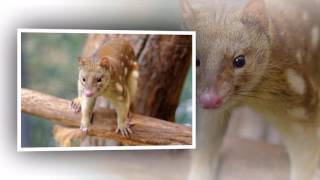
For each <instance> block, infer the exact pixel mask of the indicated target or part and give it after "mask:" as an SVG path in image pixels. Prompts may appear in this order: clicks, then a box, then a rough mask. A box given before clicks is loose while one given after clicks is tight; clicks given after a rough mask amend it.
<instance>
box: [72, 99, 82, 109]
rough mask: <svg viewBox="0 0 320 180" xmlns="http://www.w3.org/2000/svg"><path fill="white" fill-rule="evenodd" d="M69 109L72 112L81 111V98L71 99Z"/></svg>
mask: <svg viewBox="0 0 320 180" xmlns="http://www.w3.org/2000/svg"><path fill="white" fill-rule="evenodd" d="M70 107H71V109H72V110H73V111H74V112H80V110H81V97H77V98H75V99H73V100H72V101H71V104H70Z"/></svg>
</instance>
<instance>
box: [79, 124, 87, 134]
mask: <svg viewBox="0 0 320 180" xmlns="http://www.w3.org/2000/svg"><path fill="white" fill-rule="evenodd" d="M80 131H81V133H82V135H84V136H86V135H87V134H88V127H87V126H83V125H80Z"/></svg>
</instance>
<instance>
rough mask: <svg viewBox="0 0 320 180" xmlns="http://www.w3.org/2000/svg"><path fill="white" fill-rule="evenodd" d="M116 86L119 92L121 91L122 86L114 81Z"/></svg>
mask: <svg viewBox="0 0 320 180" xmlns="http://www.w3.org/2000/svg"><path fill="white" fill-rule="evenodd" d="M116 88H117V91H119V92H122V91H123V87H122V86H121V84H120V83H116Z"/></svg>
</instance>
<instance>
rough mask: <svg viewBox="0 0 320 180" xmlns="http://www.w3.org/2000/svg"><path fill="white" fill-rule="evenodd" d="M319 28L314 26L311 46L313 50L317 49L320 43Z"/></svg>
mask: <svg viewBox="0 0 320 180" xmlns="http://www.w3.org/2000/svg"><path fill="white" fill-rule="evenodd" d="M319 31H320V30H319V26H313V27H312V29H311V45H312V48H313V49H316V48H317V46H318V42H319V36H320V34H319V33H320V32H319Z"/></svg>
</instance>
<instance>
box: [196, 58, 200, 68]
mask: <svg viewBox="0 0 320 180" xmlns="http://www.w3.org/2000/svg"><path fill="white" fill-rule="evenodd" d="M196 66H197V67H198V66H200V60H199V58H197V59H196Z"/></svg>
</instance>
